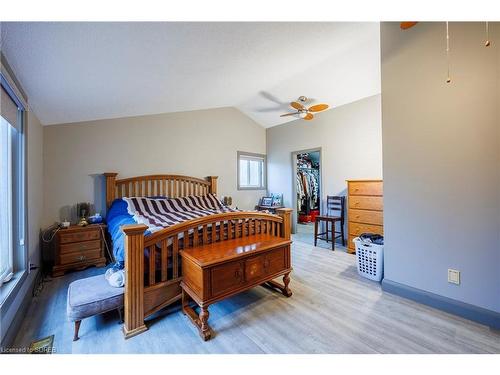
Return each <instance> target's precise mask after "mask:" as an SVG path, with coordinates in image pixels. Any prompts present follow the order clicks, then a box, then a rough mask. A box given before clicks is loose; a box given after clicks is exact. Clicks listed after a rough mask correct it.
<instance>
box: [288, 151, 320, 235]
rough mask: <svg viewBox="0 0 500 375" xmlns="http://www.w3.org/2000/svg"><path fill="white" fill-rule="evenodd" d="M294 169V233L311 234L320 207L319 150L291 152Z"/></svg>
mask: <svg viewBox="0 0 500 375" xmlns="http://www.w3.org/2000/svg"><path fill="white" fill-rule="evenodd" d="M293 162H294V169H295V183H294V184H295V186H294V190H295V194H294V197H295V203H296V204H295V208H296V212H297V214H296V215H295V218H294V233H296V234H299V235H304V236H307V237H309V236H311V238H312V236H313V233H314V220H315V217H316V216H317V215H319V214H320V207H321V150H320V149H316V150H308V151H304V152H295V153H293Z"/></svg>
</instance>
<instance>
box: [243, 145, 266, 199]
mask: <svg viewBox="0 0 500 375" xmlns="http://www.w3.org/2000/svg"><path fill="white" fill-rule="evenodd" d="M242 159H244V160H252V159H253V160H255V159H260V160H262V171H261V176H262V178H261V184H260V185H259V186H246V185H245V186H243V185H241V180H240V160H242ZM236 165H237V189H238V190H267V156H266V155H265V154H257V153H253V152H245V151H238V152H237V158H236ZM248 173H250V171H248ZM248 178H249V180H250V176H248Z"/></svg>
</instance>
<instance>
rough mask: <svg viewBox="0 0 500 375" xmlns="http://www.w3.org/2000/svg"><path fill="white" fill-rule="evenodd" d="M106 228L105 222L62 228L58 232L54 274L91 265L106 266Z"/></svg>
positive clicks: (59, 274)
mask: <svg viewBox="0 0 500 375" xmlns="http://www.w3.org/2000/svg"><path fill="white" fill-rule="evenodd" d="M105 230H106V225H103V224H95V225H88V226H86V227H79V226H77V225H74V226H71V227H69V228H67V229H60V230H59V231H58V232H57V234H56V243H55V253H54V266H53V267H52V276H54V277H56V276H61V275H64V273H65V272H66V271H69V270H73V269H79V270H80V269H84V268H86V267H89V266H96V267H104V266H105V265H106V257H105V256H104V246H105V244H104V241H105V239H104V237H103V234H104V233H105Z"/></svg>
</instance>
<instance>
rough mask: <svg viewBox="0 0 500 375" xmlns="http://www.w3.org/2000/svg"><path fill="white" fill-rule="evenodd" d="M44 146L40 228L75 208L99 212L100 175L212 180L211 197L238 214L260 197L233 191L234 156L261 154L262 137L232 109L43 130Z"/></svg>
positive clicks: (258, 129) (259, 129)
mask: <svg viewBox="0 0 500 375" xmlns="http://www.w3.org/2000/svg"><path fill="white" fill-rule="evenodd" d="M44 142H45V144H44V186H45V195H44V197H45V215H44V224H45V225H48V224H52V223H53V222H54V221H60V220H61V219H64V217H63V216H65V215H66V214H65V212H66V210H67V207H68V206H72V205H74V204H76V203H77V202H91V203H95V205H96V208H97V210H100V211H101V212H102V211H103V210H104V206H105V202H104V190H103V189H104V185H103V179H102V177H101V174H102V173H104V172H118V173H119V176H118V178H120V177H130V176H138V175H147V174H155V173H171V174H184V175H189V176H195V177H201V178H202V177H206V176H209V175H215V176H219V181H218V195H219V196H225V195H230V196H232V197H233V204H235V205H238V207H239V208H244V209H250V208H253V207H254V206H255V204H256V203H257V202H258V199H259V197H261V196H262V195H264V193H265V192H264V191H238V190H237V180H236V174H237V165H236V153H237V151H248V152H254V153H262V154H263V153H265V152H266V132H265V129H264V128H262V127H261V126H259V125H258V124H256V123H255V122H254V121H253V120H251V119H249V118H248V117H247V116H245V115H244V114H242V113H241V112H239V111H238V110H236V109H234V108H218V109H211V110H201V111H191V112H178V113H169V114H160V115H152V116H140V117H127V118H119V119H111V120H101V121H91V122H85V123H77V124H65V125H52V126H46V127H44Z"/></svg>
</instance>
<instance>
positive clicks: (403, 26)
mask: <svg viewBox="0 0 500 375" xmlns="http://www.w3.org/2000/svg"><path fill="white" fill-rule="evenodd" d="M417 23H418V22H401V23H400V24H399V27H400V28H401V29H402V30H408V29H409V28H411V27H413V26H415V25H416V24H417Z"/></svg>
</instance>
